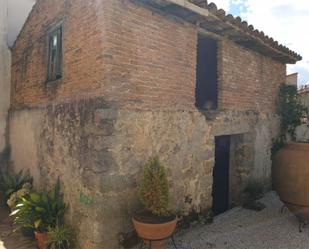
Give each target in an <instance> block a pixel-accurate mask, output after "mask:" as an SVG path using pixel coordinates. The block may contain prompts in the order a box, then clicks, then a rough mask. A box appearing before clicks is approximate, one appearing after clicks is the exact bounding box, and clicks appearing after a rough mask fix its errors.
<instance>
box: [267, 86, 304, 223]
mask: <svg viewBox="0 0 309 249" xmlns="http://www.w3.org/2000/svg"><path fill="white" fill-rule="evenodd" d="M278 111H279V115H280V117H281V134H280V136H279V137H278V138H277V139H276V140H275V141H274V146H273V150H272V159H273V168H272V177H273V187H274V189H275V190H276V191H277V193H278V195H279V197H280V199H281V200H282V201H283V202H284V203H285V205H286V206H287V207H288V208H289V209H290V211H292V212H293V213H295V214H296V215H297V216H298V217H302V218H303V219H307V220H308V219H309V195H308V191H309V181H308V178H309V168H308V161H309V143H306V142H301V141H296V136H295V130H296V127H297V126H299V125H300V124H301V123H302V121H304V120H307V122H308V108H307V107H305V106H303V105H302V103H301V100H300V99H299V96H298V94H297V88H296V87H295V86H287V85H282V86H281V90H280V103H279V110H278ZM289 140H290V141H289Z"/></svg>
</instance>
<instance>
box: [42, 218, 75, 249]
mask: <svg viewBox="0 0 309 249" xmlns="http://www.w3.org/2000/svg"><path fill="white" fill-rule="evenodd" d="M47 237H48V239H47V242H46V245H47V248H49V249H69V248H70V246H71V245H72V241H73V238H74V232H73V230H72V229H71V228H70V227H68V226H65V225H60V224H59V223H58V224H57V225H56V226H55V227H50V228H48V232H47Z"/></svg>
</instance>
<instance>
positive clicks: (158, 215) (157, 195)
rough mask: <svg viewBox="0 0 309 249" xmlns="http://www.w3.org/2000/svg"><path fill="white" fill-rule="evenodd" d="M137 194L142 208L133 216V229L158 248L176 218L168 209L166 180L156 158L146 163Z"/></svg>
mask: <svg viewBox="0 0 309 249" xmlns="http://www.w3.org/2000/svg"><path fill="white" fill-rule="evenodd" d="M138 194H139V199H140V201H141V203H142V204H143V206H144V210H143V211H142V212H138V213H136V214H135V215H134V216H133V224H134V227H135V230H136V232H137V234H138V235H139V237H140V238H142V239H144V240H145V241H146V242H149V241H151V243H152V248H160V247H161V245H162V243H163V241H164V240H165V239H167V238H168V237H170V236H172V234H173V232H174V230H175V228H176V224H177V219H176V215H174V214H173V213H172V212H171V211H170V210H169V186H168V180H167V176H166V171H165V168H164V166H163V165H161V163H160V161H159V159H158V158H152V159H150V160H149V161H148V162H147V163H146V165H145V168H144V174H143V177H142V179H141V182H140V184H139V186H138Z"/></svg>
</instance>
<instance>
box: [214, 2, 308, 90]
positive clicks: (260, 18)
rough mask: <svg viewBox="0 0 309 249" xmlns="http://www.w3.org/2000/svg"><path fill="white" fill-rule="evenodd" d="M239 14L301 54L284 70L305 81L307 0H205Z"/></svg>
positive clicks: (304, 82) (300, 82) (306, 63)
mask: <svg viewBox="0 0 309 249" xmlns="http://www.w3.org/2000/svg"><path fill="white" fill-rule="evenodd" d="M209 2H214V3H216V4H217V6H218V7H219V8H223V9H225V10H226V11H227V12H229V13H231V14H233V15H237V16H240V17H241V18H242V19H244V20H246V21H248V23H249V24H252V25H254V27H255V28H258V29H259V30H263V31H264V32H265V33H266V34H267V35H268V36H271V37H273V38H274V39H276V40H277V41H278V42H279V43H281V44H283V45H285V46H288V47H289V48H290V49H292V50H293V51H295V52H297V53H299V54H301V55H302V56H303V60H302V61H301V62H298V63H297V64H296V65H288V68H287V73H294V72H298V73H299V80H298V81H299V85H304V84H309V46H308V44H309V32H306V25H309V0H297V1H295V0H209Z"/></svg>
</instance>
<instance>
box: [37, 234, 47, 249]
mask: <svg viewBox="0 0 309 249" xmlns="http://www.w3.org/2000/svg"><path fill="white" fill-rule="evenodd" d="M34 235H35V238H36V241H37V244H38V248H39V249H46V241H47V232H44V233H39V232H35V233H34Z"/></svg>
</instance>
